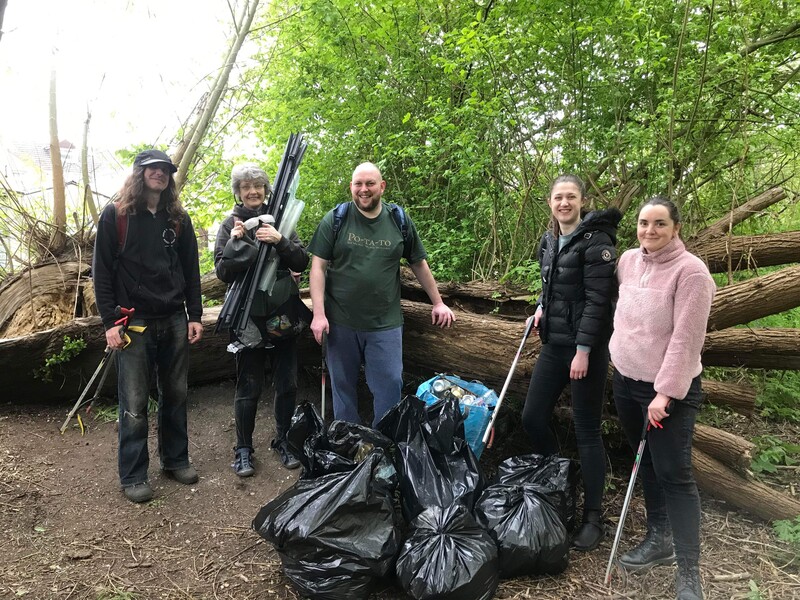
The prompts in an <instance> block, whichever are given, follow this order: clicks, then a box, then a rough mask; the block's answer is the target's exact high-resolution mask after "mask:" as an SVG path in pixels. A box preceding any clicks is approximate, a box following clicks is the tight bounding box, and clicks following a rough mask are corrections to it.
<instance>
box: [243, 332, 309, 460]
mask: <svg viewBox="0 0 800 600" xmlns="http://www.w3.org/2000/svg"><path fill="white" fill-rule="evenodd" d="M273 345H274V348H254V349H245V350H242V351H240V352H237V353H236V354H235V355H234V356H235V357H236V394H235V395H234V398H233V412H234V416H235V417H236V448H237V449H238V448H250V449H251V450H252V449H253V430H254V429H255V426H256V411H257V409H258V400H259V398H261V390H262V389H263V388H264V367H265V366H266V364H267V361H268V360H269V363H270V368H271V371H272V381H273V383H274V384H275V429H276V435H275V438H276V439H277V440H282V439H283V438H284V437H286V432H287V431H288V430H289V425H291V423H292V415H293V414H294V405H295V400H296V398H297V342H296V340H295V339H294V338H289V339H287V340H281V341H276V342H273Z"/></svg>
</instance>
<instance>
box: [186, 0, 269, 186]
mask: <svg viewBox="0 0 800 600" xmlns="http://www.w3.org/2000/svg"><path fill="white" fill-rule="evenodd" d="M258 1H259V0H249V1H248V2H246V3H245V4H244V6H243V7H242V16H241V23H239V25H238V29H237V31H236V36H235V37H234V39H233V43H232V44H231V48H230V50H229V52H228V55H227V56H226V57H225V64H224V65H223V66H222V71H220V74H219V76H218V77H217V79H216V81H215V82H214V85H213V87H212V89H211V95H210V97H209V99H208V103H207V104H206V106H205V109H204V110H203V112H202V113H201V114H200V116H199V117H198V124H197V126H196V127H193V128H192V131H193V133H192V139H191V140H190V141H189V144H188V145H187V146H186V150H185V152H184V153H183V155H182V156H181V158H180V162H179V164H178V172H177V173H176V174H175V184H176V185H177V187H178V190H180V189H181V188H182V187H183V184H184V183H185V182H186V174H187V173H188V172H189V165H191V164H192V161H193V160H194V155H195V152H197V148H198V146H199V145H200V140H202V139H203V136H204V135H205V133H206V129H208V125H209V123H211V119H212V118H213V117H214V115H215V114H216V112H217V108H219V102H220V99H221V98H222V93H223V92H224V91H225V88H226V87H227V85H228V78H229V77H230V74H231V69H233V65H234V63H235V62H236V56H237V54H238V53H239V49H240V48H241V47H242V44H243V43H244V40H245V38H246V37H247V34H248V33H249V32H250V26H251V25H252V24H253V19H254V18H255V16H256V10H257V9H258Z"/></svg>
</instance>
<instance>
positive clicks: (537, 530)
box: [475, 483, 569, 578]
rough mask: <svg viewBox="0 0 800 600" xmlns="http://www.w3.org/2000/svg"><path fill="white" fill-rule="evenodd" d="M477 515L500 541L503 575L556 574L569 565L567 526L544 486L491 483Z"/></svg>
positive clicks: (483, 495) (477, 506) (477, 508)
mask: <svg viewBox="0 0 800 600" xmlns="http://www.w3.org/2000/svg"><path fill="white" fill-rule="evenodd" d="M542 492H544V493H542ZM475 518H476V520H477V521H478V523H480V524H481V525H482V526H483V527H484V528H486V530H487V531H488V532H489V534H490V535H491V536H492V538H493V539H494V540H495V541H496V542H497V547H498V566H499V569H500V576H501V577H503V578H509V577H519V576H525V575H556V574H558V573H561V572H562V571H563V570H564V569H566V568H567V565H568V564H569V536H568V534H567V529H566V527H565V526H564V523H563V521H562V519H561V515H560V514H559V512H558V509H557V508H556V507H555V506H553V504H551V501H550V499H549V498H548V497H547V490H546V489H544V488H542V486H540V485H537V484H526V485H507V484H502V483H500V484H495V485H491V486H489V487H488V488H486V490H484V492H483V494H481V497H480V499H479V500H478V503H477V504H476V505H475Z"/></svg>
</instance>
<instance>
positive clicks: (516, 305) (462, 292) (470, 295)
mask: <svg viewBox="0 0 800 600" xmlns="http://www.w3.org/2000/svg"><path fill="white" fill-rule="evenodd" d="M200 288H201V290H202V292H203V295H204V296H205V297H206V298H207V299H212V300H216V301H218V302H222V301H223V300H224V299H225V288H226V285H225V284H224V283H222V282H221V281H220V280H219V279H217V277H216V275H214V273H213V272H212V273H206V274H205V275H203V276H202V277H201V278H200ZM400 289H401V293H402V296H403V299H404V300H410V301H412V302H421V303H427V302H429V300H428V295H427V294H426V293H425V291H424V290H423V289H422V286H421V285H420V284H419V282H418V281H417V279H416V277H414V275H413V273H412V272H411V269H409V268H407V267H404V268H402V269H400ZM439 293H440V294H441V295H442V298H444V299H445V300H447V303H448V304H449V305H451V306H452V307H453V308H454V309H457V310H463V311H467V312H472V313H479V314H489V313H492V314H494V315H500V316H509V317H521V318H523V317H526V316H527V315H528V314H533V310H534V307H533V304H532V303H535V302H536V296H535V295H533V294H531V293H530V292H528V291H527V290H525V289H523V288H519V287H515V286H511V285H507V284H502V283H499V282H496V281H480V280H475V281H469V282H467V283H442V284H440V285H439Z"/></svg>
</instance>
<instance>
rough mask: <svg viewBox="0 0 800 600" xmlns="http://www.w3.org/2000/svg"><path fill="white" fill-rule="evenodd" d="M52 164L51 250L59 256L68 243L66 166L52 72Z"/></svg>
mask: <svg viewBox="0 0 800 600" xmlns="http://www.w3.org/2000/svg"><path fill="white" fill-rule="evenodd" d="M50 163H51V166H52V167H53V226H54V230H53V234H52V236H51V237H50V244H49V249H50V251H51V252H52V253H53V254H54V255H56V256H58V255H59V254H61V252H62V251H63V249H64V245H65V244H66V241H67V203H66V196H65V194H66V192H65V190H64V165H63V164H62V162H61V143H60V142H59V139H58V111H57V110H56V71H55V69H53V70H52V71H50Z"/></svg>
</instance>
